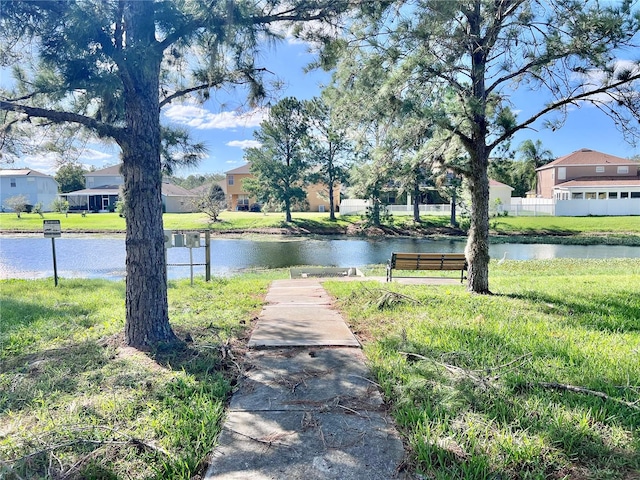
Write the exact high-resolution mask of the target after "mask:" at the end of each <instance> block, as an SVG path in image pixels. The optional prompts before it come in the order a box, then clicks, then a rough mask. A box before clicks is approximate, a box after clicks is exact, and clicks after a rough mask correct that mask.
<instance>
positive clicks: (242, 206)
mask: <svg viewBox="0 0 640 480" xmlns="http://www.w3.org/2000/svg"><path fill="white" fill-rule="evenodd" d="M236 210H249V195H238V203H237V204H236Z"/></svg>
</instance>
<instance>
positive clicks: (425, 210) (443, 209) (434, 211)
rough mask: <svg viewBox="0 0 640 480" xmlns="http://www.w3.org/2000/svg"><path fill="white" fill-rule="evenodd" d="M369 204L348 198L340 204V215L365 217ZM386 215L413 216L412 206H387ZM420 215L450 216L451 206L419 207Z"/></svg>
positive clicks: (365, 201)
mask: <svg viewBox="0 0 640 480" xmlns="http://www.w3.org/2000/svg"><path fill="white" fill-rule="evenodd" d="M369 205H370V202H369V201H368V200H362V199H358V198H349V199H346V200H342V201H341V202H340V215H365V214H366V213H367V208H369ZM384 208H385V210H386V212H387V213H391V214H393V215H413V205H387V206H386V207H384ZM419 209H420V215H451V205H449V204H437V205H420V206H419Z"/></svg>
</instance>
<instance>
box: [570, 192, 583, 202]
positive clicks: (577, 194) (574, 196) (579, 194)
mask: <svg viewBox="0 0 640 480" xmlns="http://www.w3.org/2000/svg"><path fill="white" fill-rule="evenodd" d="M583 198H584V194H583V193H582V192H573V193H572V194H571V199H572V200H582V199H583Z"/></svg>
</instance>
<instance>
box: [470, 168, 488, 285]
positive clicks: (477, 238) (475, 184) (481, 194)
mask: <svg viewBox="0 0 640 480" xmlns="http://www.w3.org/2000/svg"><path fill="white" fill-rule="evenodd" d="M487 163H488V159H487V158H486V157H485V158H482V157H480V158H473V157H472V158H471V176H470V177H469V182H470V187H471V219H470V220H471V227H470V229H469V236H468V238H467V247H466V249H465V253H466V256H467V262H468V263H469V272H468V275H469V276H468V283H467V289H468V290H469V291H471V292H475V293H485V294H486V293H490V291H489V259H490V258H489V177H488V175H487Z"/></svg>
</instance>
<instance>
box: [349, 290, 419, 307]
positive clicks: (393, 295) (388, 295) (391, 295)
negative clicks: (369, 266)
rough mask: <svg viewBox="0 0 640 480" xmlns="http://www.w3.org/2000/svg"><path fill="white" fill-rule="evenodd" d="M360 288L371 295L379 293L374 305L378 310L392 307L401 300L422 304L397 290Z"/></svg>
mask: <svg viewBox="0 0 640 480" xmlns="http://www.w3.org/2000/svg"><path fill="white" fill-rule="evenodd" d="M362 289H363V290H365V291H366V292H367V293H369V294H371V295H380V296H379V297H378V298H377V300H376V307H377V308H378V310H383V309H385V308H388V307H392V306H394V305H396V304H398V303H400V302H401V301H402V300H405V301H409V302H412V303H413V304H415V305H424V303H423V302H421V301H420V300H418V299H416V298H413V297H410V296H408V295H404V294H402V293H399V292H392V291H391V290H386V289H384V288H378V289H376V290H377V291H372V290H371V289H369V288H367V287H365V286H364V285H363V286H362Z"/></svg>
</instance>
